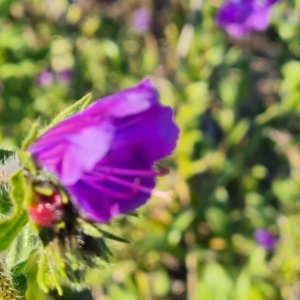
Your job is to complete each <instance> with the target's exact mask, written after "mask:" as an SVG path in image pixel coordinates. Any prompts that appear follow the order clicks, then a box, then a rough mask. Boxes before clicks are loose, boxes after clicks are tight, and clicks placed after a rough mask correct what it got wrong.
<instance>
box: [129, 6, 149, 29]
mask: <svg viewBox="0 0 300 300" xmlns="http://www.w3.org/2000/svg"><path fill="white" fill-rule="evenodd" d="M150 25H151V13H150V12H149V10H147V9H145V8H138V9H136V10H135V11H134V12H133V29H134V31H135V32H136V33H139V34H143V33H146V32H147V31H148V30H149V28H150Z"/></svg>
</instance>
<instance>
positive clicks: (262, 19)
mask: <svg viewBox="0 0 300 300" xmlns="http://www.w3.org/2000/svg"><path fill="white" fill-rule="evenodd" d="M278 1H279V0H229V1H227V2H226V3H225V4H224V5H223V6H222V7H221V8H220V10H219V12H218V14H217V17H216V22H217V24H218V26H220V27H222V28H224V29H225V30H226V32H227V33H228V34H229V35H231V36H232V37H235V38H241V37H244V36H245V35H247V34H248V33H250V32H251V31H265V30H266V29H267V28H268V26H269V23H270V17H271V10H272V6H273V5H274V4H275V3H276V2H278Z"/></svg>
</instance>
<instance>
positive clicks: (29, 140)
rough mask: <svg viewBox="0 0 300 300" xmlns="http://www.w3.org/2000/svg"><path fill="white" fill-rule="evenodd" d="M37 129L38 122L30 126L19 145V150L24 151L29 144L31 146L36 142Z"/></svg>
mask: <svg viewBox="0 0 300 300" xmlns="http://www.w3.org/2000/svg"><path fill="white" fill-rule="evenodd" d="M38 127H39V124H38V122H34V123H33V124H32V125H31V128H30V131H29V133H28V135H27V136H26V138H25V139H24V141H23V143H22V145H21V150H23V151H24V150H26V149H27V148H28V147H29V146H30V145H31V144H33V143H34V142H35V141H36V140H37V138H38V129H39V128H38Z"/></svg>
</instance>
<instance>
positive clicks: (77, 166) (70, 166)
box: [29, 122, 113, 185]
mask: <svg viewBox="0 0 300 300" xmlns="http://www.w3.org/2000/svg"><path fill="white" fill-rule="evenodd" d="M66 124H67V125H68V126H69V125H70V123H69V122H66ZM60 125H61V126H62V128H64V122H62V123H60V124H59V125H57V126H56V127H58V129H59V126H60ZM83 125H85V126H86V125H87V124H81V126H83ZM76 128H77V132H74V130H75V129H76ZM71 129H72V131H71V130H70V133H69V134H64V135H53V134H52V130H53V132H56V131H57V128H53V129H52V130H50V131H49V133H50V134H49V135H50V136H51V138H50V137H49V136H48V133H46V134H45V135H44V136H42V137H41V138H40V139H39V140H38V141H37V142H36V143H35V144H33V145H32V146H31V147H30V148H29V151H30V152H31V153H32V154H33V156H34V157H35V159H36V160H37V161H38V162H39V163H40V164H41V165H43V166H44V167H45V169H46V170H48V171H50V172H52V173H54V174H56V175H59V179H60V180H61V182H62V183H63V184H66V185H67V184H73V183H74V182H76V181H77V180H79V178H80V177H81V175H82V173H83V172H85V171H89V170H91V169H92V168H93V167H94V165H95V164H96V163H97V161H99V159H101V158H102V157H103V156H104V155H105V154H106V153H107V151H108V150H109V147H110V142H111V140H112V134H113V128H112V126H111V125H110V124H109V123H108V122H101V125H100V124H89V127H86V128H80V126H79V125H78V123H77V122H74V124H73V126H72V127H71Z"/></svg>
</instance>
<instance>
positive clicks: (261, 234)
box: [254, 228, 277, 250]
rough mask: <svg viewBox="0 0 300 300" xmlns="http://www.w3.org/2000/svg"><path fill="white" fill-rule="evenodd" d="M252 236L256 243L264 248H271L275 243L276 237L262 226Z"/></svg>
mask: <svg viewBox="0 0 300 300" xmlns="http://www.w3.org/2000/svg"><path fill="white" fill-rule="evenodd" d="M254 238H255V241H256V242H257V244H258V245H259V246H261V247H262V248H264V249H266V250H273V249H274V248H275V246H276V244H277V239H276V237H275V236H274V235H273V234H271V233H270V232H269V231H268V230H267V229H264V228H260V229H257V230H256V231H255V232H254Z"/></svg>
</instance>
